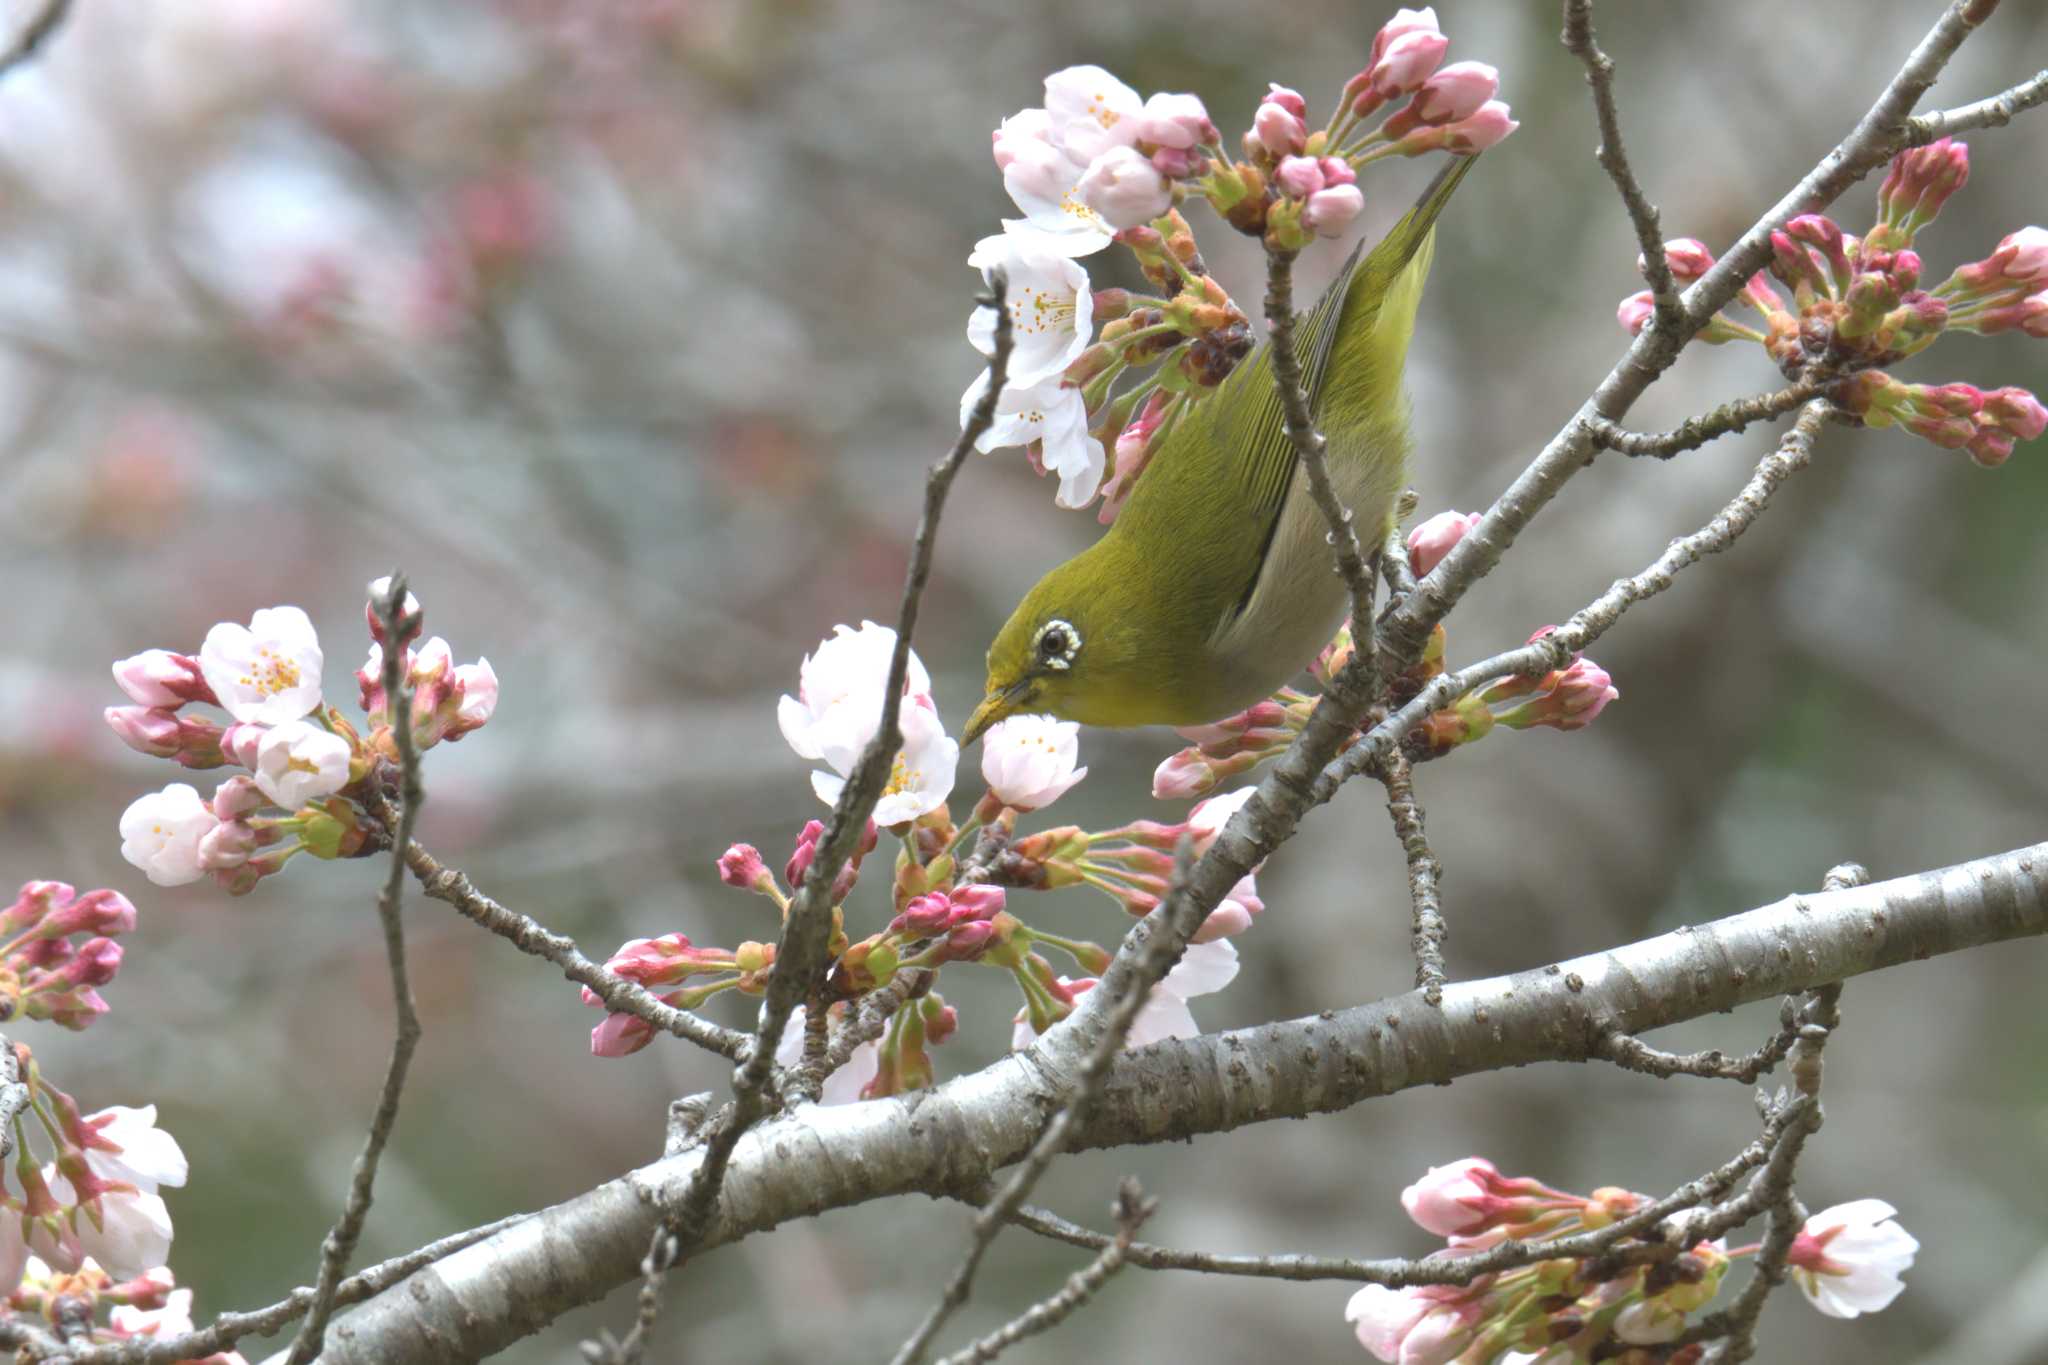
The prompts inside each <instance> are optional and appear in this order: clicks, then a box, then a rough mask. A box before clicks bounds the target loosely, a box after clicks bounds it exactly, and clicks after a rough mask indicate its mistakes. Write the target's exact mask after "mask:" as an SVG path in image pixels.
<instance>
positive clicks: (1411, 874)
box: [1379, 754, 1447, 1005]
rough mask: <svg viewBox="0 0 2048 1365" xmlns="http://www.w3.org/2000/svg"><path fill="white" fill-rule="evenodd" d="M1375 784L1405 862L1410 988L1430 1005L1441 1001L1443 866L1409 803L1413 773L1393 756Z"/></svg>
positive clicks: (1416, 809) (1413, 804) (1417, 806)
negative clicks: (1440, 888) (1412, 985)
mask: <svg viewBox="0 0 2048 1365" xmlns="http://www.w3.org/2000/svg"><path fill="white" fill-rule="evenodd" d="M1379 776H1380V781H1381V782H1382V783H1383V784H1385V786H1386V789H1387V816H1388V818H1389V819H1391V820H1392V821H1393V822H1394V838H1396V839H1397V840H1399V841H1400V844H1401V852H1402V853H1403V854H1404V855H1406V857H1407V859H1408V899H1409V903H1410V906H1411V907H1412V911H1413V916H1414V923H1413V925H1412V927H1411V928H1410V931H1409V932H1410V935H1411V937H1412V939H1413V942H1414V945H1415V985H1416V987H1417V988H1418V989H1419V990H1421V992H1422V997H1423V999H1425V1000H1427V1001H1429V1003H1430V1004H1432V1005H1434V1004H1437V1003H1439V1002H1441V1001H1442V1000H1443V998H1444V935H1445V933H1446V932H1447V931H1446V928H1445V925H1444V910H1443V903H1442V900H1441V898H1440V896H1439V893H1438V890H1437V883H1438V882H1439V881H1440V880H1441V879H1442V878H1443V873H1444V868H1443V864H1442V863H1440V862H1438V861H1437V858H1436V854H1435V853H1433V852H1431V851H1430V847H1429V834H1428V832H1427V831H1425V830H1424V829H1423V825H1422V804H1421V803H1420V802H1419V801H1417V800H1416V799H1415V770H1414V769H1413V768H1412V767H1410V766H1409V763H1408V760H1407V759H1405V758H1403V757H1401V755H1399V754H1394V755H1392V756H1391V757H1389V758H1388V759H1387V761H1386V764H1385V765H1384V766H1383V767H1382V768H1381V769H1380V774H1379Z"/></svg>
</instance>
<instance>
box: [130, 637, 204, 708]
mask: <svg viewBox="0 0 2048 1365" xmlns="http://www.w3.org/2000/svg"><path fill="white" fill-rule="evenodd" d="M114 681H115V682H117V683H119V684H120V685H121V690H122V691H123V692H126V693H127V694H128V695H129V696H130V697H132V698H134V699H135V700H136V701H138V702H140V703H141V704H142V705H144V706H162V707H168V708H170V709H171V710H174V711H175V710H176V709H177V708H178V707H179V706H180V705H182V704H183V703H185V702H188V701H196V702H205V703H206V704H207V705H209V706H218V705H220V702H219V701H218V700H217V699H216V698H215V697H214V695H213V689H212V688H211V687H208V686H207V685H206V679H205V677H204V676H202V675H201V673H200V672H199V661H198V660H197V659H194V658H191V657H189V656H187V655H184V654H173V653H171V652H170V651H169V650H167V649H146V650H144V651H142V653H140V654H133V655H130V656H129V657H128V658H125V659H122V660H120V661H119V662H117V663H116V664H115V665H114Z"/></svg>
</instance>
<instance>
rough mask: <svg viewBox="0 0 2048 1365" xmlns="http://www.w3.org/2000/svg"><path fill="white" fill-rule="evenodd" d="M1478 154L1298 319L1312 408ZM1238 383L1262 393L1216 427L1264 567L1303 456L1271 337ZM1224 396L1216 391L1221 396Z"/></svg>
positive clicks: (1451, 172)
mask: <svg viewBox="0 0 2048 1365" xmlns="http://www.w3.org/2000/svg"><path fill="white" fill-rule="evenodd" d="M1476 160H1477V158H1476V157H1458V158H1456V159H1454V160H1453V161H1452V163H1451V164H1450V165H1449V166H1446V167H1445V168H1444V169H1443V171H1442V172H1441V173H1439V174H1438V176H1437V177H1436V179H1435V180H1433V181H1431V182H1430V185H1429V188H1428V189H1427V190H1425V191H1424V192H1423V195H1422V198H1421V199H1420V200H1419V201H1418V202H1417V203H1416V205H1415V207H1414V208H1412V209H1410V210H1408V212H1407V213H1406V214H1404V215H1403V216H1402V218H1401V221H1400V222H1398V223H1396V224H1394V226H1393V227H1392V228H1390V229H1389V230H1388V232H1387V235H1386V236H1384V237H1382V238H1381V239H1380V240H1379V243H1378V245H1376V246H1374V247H1373V249H1372V250H1371V251H1370V252H1367V251H1366V250H1365V244H1364V243H1363V242H1360V243H1359V244H1358V246H1357V247H1355V248H1353V249H1352V252H1351V255H1350V256H1349V257H1348V258H1347V259H1346V260H1345V262H1344V267H1343V269H1341V270H1339V271H1338V272H1337V278H1336V279H1334V280H1332V281H1331V282H1330V287H1329V288H1328V289H1326V290H1324V291H1323V296H1322V297H1321V298H1320V299H1318V300H1316V304H1315V307H1313V308H1312V309H1310V310H1309V311H1308V312H1307V313H1306V314H1303V315H1301V316H1299V317H1297V318H1296V319H1295V326H1294V348H1295V350H1294V353H1295V356H1296V357H1297V358H1298V359H1299V361H1300V363H1301V386H1302V390H1303V392H1304V393H1306V394H1307V395H1308V406H1309V411H1310V412H1311V413H1319V412H1320V411H1321V409H1322V397H1323V388H1324V381H1325V380H1327V379H1328V377H1329V374H1330V359H1331V357H1332V355H1334V354H1335V352H1336V349H1337V338H1338V337H1339V336H1340V335H1341V334H1343V333H1344V332H1345V331H1347V330H1349V329H1353V328H1370V327H1371V326H1372V325H1373V319H1374V316H1375V315H1377V314H1378V312H1379V308H1380V303H1381V301H1382V300H1383V299H1384V298H1385V297H1386V295H1387V291H1388V289H1389V288H1391V287H1392V285H1393V284H1394V282H1395V281H1396V280H1397V279H1399V278H1400V276H1401V272H1402V271H1404V270H1406V269H1407V268H1408V265H1409V263H1410V262H1411V261H1412V260H1414V258H1415V255H1416V253H1417V252H1418V251H1419V250H1421V248H1422V245H1423V243H1425V242H1426V241H1428V240H1429V234H1430V231H1431V229H1433V228H1434V227H1435V226H1436V220H1437V215H1438V214H1440V213H1442V212H1443V207H1444V205H1445V204H1446V203H1448V202H1449V201H1450V197H1451V193H1452V191H1454V190H1456V189H1457V187H1458V182H1459V181H1460V180H1463V179H1464V178H1465V173H1466V172H1467V171H1469V170H1470V169H1471V168H1472V163H1473V162H1474V161H1476ZM1230 382H1234V383H1238V384H1256V385H1258V386H1259V389H1260V393H1259V395H1258V396H1257V398H1256V400H1254V401H1240V402H1237V403H1234V404H1228V405H1227V406H1226V410H1228V411H1230V412H1231V417H1230V419H1229V420H1228V421H1227V422H1225V423H1223V424H1222V425H1221V426H1220V427H1219V428H1218V430H1217V431H1216V433H1215V434H1216V438H1217V441H1218V443H1219V445H1220V446H1221V448H1222V449H1224V450H1227V451H1236V452H1238V455H1237V460H1236V462H1235V464H1234V465H1232V466H1231V468H1232V469H1233V471H1234V472H1235V473H1236V474H1237V477H1238V497H1239V501H1238V503H1237V505H1238V506H1239V507H1242V508H1243V509H1244V512H1243V513H1242V515H1244V516H1245V517H1246V518H1247V519H1248V520H1250V521H1251V522H1252V523H1253V524H1254V525H1259V526H1263V527H1264V528H1265V530H1264V539H1263V542H1262V543H1261V545H1260V547H1259V566H1260V569H1261V570H1263V568H1264V565H1265V560H1266V556H1267V554H1268V553H1269V552H1270V551H1271V549H1272V544H1273V535H1274V532H1275V531H1276V530H1277V529H1278V527H1279V525H1280V513H1281V508H1282V506H1283V505H1284V504H1285V503H1286V501H1287V494H1288V490H1289V488H1291V487H1292V486H1293V484H1294V471H1295V465H1296V463H1297V457H1296V455H1295V450H1294V443H1293V441H1291V440H1289V439H1288V436H1287V419H1286V415H1285V413H1283V412H1282V411H1281V408H1280V393H1279V390H1278V388H1277V387H1276V386H1275V385H1274V383H1273V365H1272V347H1271V343H1270V342H1268V343H1266V344H1263V345H1261V346H1260V347H1259V352H1258V354H1257V355H1256V356H1254V357H1252V360H1251V362H1250V363H1248V364H1247V365H1245V366H1244V367H1243V372H1241V373H1239V374H1237V375H1234V376H1232V378H1231V381H1230ZM1222 397H1223V395H1221V394H1218V395H1216V398H1217V399H1219V400H1220V399H1221V398H1222ZM1261 576H1262V573H1260V572H1255V573H1253V574H1252V575H1251V577H1250V578H1249V579H1248V580H1247V582H1246V584H1245V590H1244V595H1243V596H1242V597H1241V598H1240V599H1239V600H1238V601H1237V603H1236V604H1235V605H1234V606H1233V607H1232V609H1231V611H1230V614H1229V615H1228V616H1226V617H1225V618H1224V621H1223V623H1221V625H1220V626H1219V629H1224V628H1227V627H1228V624H1229V623H1230V622H1231V621H1233V620H1234V619H1235V618H1236V617H1237V616H1238V615H1239V614H1240V613H1241V612H1242V611H1243V610H1244V608H1245V607H1246V606H1247V605H1249V604H1250V602H1251V600H1252V595H1253V593H1254V592H1255V590H1256V589H1257V587H1258V584H1259V580H1260V578H1261Z"/></svg>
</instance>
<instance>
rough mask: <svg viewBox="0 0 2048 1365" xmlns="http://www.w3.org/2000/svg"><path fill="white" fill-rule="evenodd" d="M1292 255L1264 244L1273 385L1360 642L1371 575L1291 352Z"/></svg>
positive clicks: (1367, 625)
mask: <svg viewBox="0 0 2048 1365" xmlns="http://www.w3.org/2000/svg"><path fill="white" fill-rule="evenodd" d="M1294 256H1295V253H1294V252H1292V251H1282V250H1280V249H1279V248H1277V247H1270V246H1269V247H1268V248H1267V249H1266V339H1267V341H1268V342H1269V343H1270V344H1271V345H1272V348H1273V386H1274V388H1276V389H1277V390H1279V393H1280V410H1281V412H1282V413H1283V414H1284V416H1285V418H1286V427H1287V439H1288V440H1289V441H1290V442H1292V443H1293V445H1294V453H1295V455H1296V456H1298V457H1299V458H1300V460H1301V467H1302V470H1303V472H1304V473H1306V474H1307V475H1308V491H1309V496H1310V497H1311V498H1313V499H1315V504H1316V506H1317V507H1318V508H1320V509H1321V510H1322V514H1323V520H1324V521H1325V522H1327V523H1329V528H1330V537H1329V538H1330V543H1331V545H1332V546H1333V547H1334V549H1335V551H1336V555H1337V573H1338V575H1339V576H1340V577H1342V578H1343V580H1344V588H1345V590H1346V591H1347V592H1349V593H1350V595H1351V638H1352V639H1354V640H1358V641H1365V640H1370V639H1371V638H1372V575H1371V574H1370V573H1368V572H1367V571H1366V567H1365V556H1364V554H1363V553H1362V552H1361V551H1360V549H1359V547H1358V528H1357V527H1355V526H1354V525H1352V516H1351V509H1350V508H1348V507H1346V506H1345V505H1344V504H1343V503H1342V502H1340V501H1338V499H1337V490H1336V488H1335V487H1333V486H1332V485H1331V483H1330V469H1329V464H1328V462H1327V461H1326V460H1325V458H1324V455H1325V446H1324V441H1323V434H1322V433H1321V432H1320V431H1317V430H1316V427H1315V418H1314V415H1313V414H1312V413H1310V412H1309V410H1308V395H1307V394H1305V393H1303V392H1302V391H1301V361H1300V359H1299V358H1298V357H1297V356H1296V355H1295V354H1294ZM1375 534H1377V531H1375Z"/></svg>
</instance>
